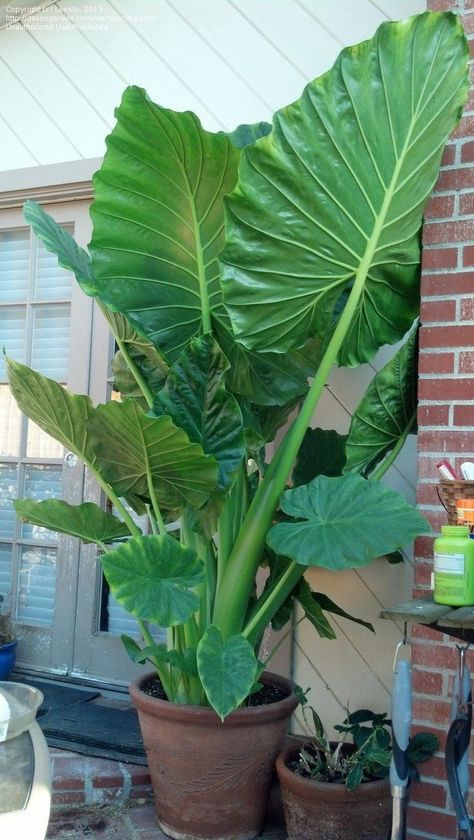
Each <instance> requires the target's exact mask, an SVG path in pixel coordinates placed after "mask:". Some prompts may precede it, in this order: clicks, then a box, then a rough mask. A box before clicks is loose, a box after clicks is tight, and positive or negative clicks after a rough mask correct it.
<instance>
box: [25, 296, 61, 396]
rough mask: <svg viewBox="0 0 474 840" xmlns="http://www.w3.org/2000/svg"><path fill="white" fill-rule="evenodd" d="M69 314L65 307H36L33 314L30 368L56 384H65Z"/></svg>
mask: <svg viewBox="0 0 474 840" xmlns="http://www.w3.org/2000/svg"><path fill="white" fill-rule="evenodd" d="M69 311H70V307H69V305H65V306H38V307H36V308H35V314H34V324H33V349H32V354H31V367H32V368H34V370H37V371H39V372H40V373H43V374H44V375H45V376H49V377H50V379H56V380H57V381H58V382H66V381H67V373H68V367H69Z"/></svg>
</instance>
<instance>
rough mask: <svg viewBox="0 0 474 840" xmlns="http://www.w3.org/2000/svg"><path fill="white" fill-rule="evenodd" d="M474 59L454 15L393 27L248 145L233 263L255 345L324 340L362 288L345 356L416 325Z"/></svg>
mask: <svg viewBox="0 0 474 840" xmlns="http://www.w3.org/2000/svg"><path fill="white" fill-rule="evenodd" d="M468 57H469V54H468V49H467V42H466V39H465V36H464V33H463V29H462V25H461V22H460V20H459V18H458V17H457V16H456V15H453V14H436V13H426V14H423V15H417V16H415V17H412V18H409V19H406V20H402V21H398V22H392V21H390V22H386V23H383V24H382V26H380V28H379V29H378V31H377V33H376V34H375V36H374V37H373V38H372V39H370V40H368V41H364V42H363V43H361V44H358V45H357V46H354V47H348V48H347V49H345V50H343V51H342V52H341V54H340V56H339V57H338V59H337V60H336V63H335V64H334V67H333V68H332V69H331V70H330V71H329V72H327V73H325V74H324V75H323V76H321V77H320V78H318V79H315V81H313V82H311V83H310V84H309V85H307V87H306V88H305V90H304V92H303V95H302V96H301V98H300V99H298V100H297V101H296V102H294V103H293V104H291V105H289V106H287V107H286V108H283V109H282V110H281V111H278V112H277V114H276V115H275V116H274V119H273V130H272V132H271V134H269V135H268V136H267V137H263V138H262V139H261V140H259V141H258V142H257V143H254V144H253V145H251V146H248V147H247V148H245V149H243V150H242V156H241V163H240V166H239V180H238V184H237V186H236V188H235V190H234V191H233V193H232V194H231V195H230V196H228V197H227V198H226V201H225V207H226V231H227V244H226V247H225V250H224V252H223V256H222V259H223V262H224V273H223V289H224V297H225V302H226V305H227V308H228V310H229V313H230V316H231V320H232V323H233V326H234V330H235V333H236V336H237V338H238V339H239V340H240V341H241V342H242V343H243V344H245V346H247V347H250V348H253V349H259V350H267V351H268V350H275V351H277V352H280V353H286V352H288V350H290V349H292V348H294V347H301V346H302V345H303V344H304V342H305V341H306V339H307V337H308V336H309V335H311V334H319V335H324V334H326V333H327V332H328V329H329V328H330V327H331V322H332V318H333V313H334V310H335V307H336V304H337V301H338V299H339V298H340V296H341V295H344V294H346V292H347V290H348V289H352V288H353V290H354V295H353V297H354V298H355V299H356V301H357V308H356V311H355V314H354V317H353V318H352V321H351V323H350V324H349V325H348V328H347V329H346V332H345V338H344V341H343V343H342V346H341V350H340V353H339V363H340V364H350V365H353V364H358V363H360V362H364V361H368V360H369V359H371V358H372V357H373V355H374V354H375V352H376V350H377V349H378V347H380V346H381V345H382V344H386V343H394V342H395V341H397V340H399V339H400V338H402V336H403V335H404V333H405V332H406V330H407V329H409V327H410V325H411V323H412V321H413V319H414V317H415V316H416V314H417V311H418V307H419V258H420V227H421V222H422V214H423V208H424V205H425V203H426V201H427V199H428V197H429V195H430V193H431V190H432V188H433V185H434V183H435V181H436V178H437V176H438V170H439V165H440V161H441V155H442V152H443V147H444V144H445V142H446V140H447V138H448V136H449V135H450V133H451V132H452V131H453V129H454V128H455V126H456V124H457V122H458V121H459V119H460V116H461V112H462V107H463V104H464V102H465V100H466V96H467V92H468V88H469V82H468Z"/></svg>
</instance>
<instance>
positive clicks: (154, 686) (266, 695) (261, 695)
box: [141, 677, 288, 706]
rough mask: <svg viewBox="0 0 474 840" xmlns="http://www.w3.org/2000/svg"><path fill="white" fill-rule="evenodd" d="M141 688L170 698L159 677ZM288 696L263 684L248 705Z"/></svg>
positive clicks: (249, 699)
mask: <svg viewBox="0 0 474 840" xmlns="http://www.w3.org/2000/svg"><path fill="white" fill-rule="evenodd" d="M141 690H142V691H143V693H144V694H148V696H149V697H156V698H157V699H158V700H167V699H168V698H167V696H166V694H165V692H164V691H163V686H162V685H161V682H160V680H159V679H158V677H150V679H149V680H147V682H146V683H144V685H142V687H141ZM287 696H288V695H287V692H286V691H283V689H281V688H278V686H276V685H263V686H262V688H261V689H260V690H259V691H256V692H255V694H252V695H251V696H250V697H249V698H248V699H247V701H246V705H247V706H266V705H267V704H269V703H278V701H279V700H283V699H284V698H285V697H287Z"/></svg>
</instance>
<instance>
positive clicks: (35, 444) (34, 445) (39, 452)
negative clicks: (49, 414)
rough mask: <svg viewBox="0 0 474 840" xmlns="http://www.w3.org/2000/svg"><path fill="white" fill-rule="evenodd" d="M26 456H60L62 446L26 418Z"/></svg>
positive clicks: (61, 455) (62, 452)
mask: <svg viewBox="0 0 474 840" xmlns="http://www.w3.org/2000/svg"><path fill="white" fill-rule="evenodd" d="M26 454H27V456H28V458H61V459H62V457H63V454H64V447H63V445H62V443H59V442H58V441H57V440H55V439H54V438H52V437H50V436H49V435H47V434H46V432H43V429H40V427H39V426H37V425H36V423H33V421H32V420H28V437H27V443H26Z"/></svg>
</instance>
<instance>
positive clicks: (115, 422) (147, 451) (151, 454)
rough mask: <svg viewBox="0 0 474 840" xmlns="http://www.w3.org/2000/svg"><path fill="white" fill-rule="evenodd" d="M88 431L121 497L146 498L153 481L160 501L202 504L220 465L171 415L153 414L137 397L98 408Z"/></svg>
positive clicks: (172, 506)
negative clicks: (144, 409)
mask: <svg viewBox="0 0 474 840" xmlns="http://www.w3.org/2000/svg"><path fill="white" fill-rule="evenodd" d="M88 431H89V435H90V438H91V440H92V443H93V446H94V450H95V452H96V453H97V463H98V465H99V466H100V469H101V472H102V474H103V475H104V477H105V479H106V480H107V481H108V482H109V483H110V484H111V486H112V487H113V488H114V490H115V492H116V493H118V495H119V496H122V497H123V496H127V495H129V494H132V495H136V496H147V495H148V493H149V481H151V482H152V485H153V488H154V491H155V493H156V495H157V497H158V501H159V503H160V504H162V505H163V506H164V507H166V508H167V509H170V510H174V509H175V508H178V507H180V506H182V505H183V504H184V503H185V502H189V503H190V504H191V505H194V506H196V507H200V506H201V505H202V504H204V503H205V502H206V501H207V499H208V498H209V495H210V494H211V493H212V491H213V490H214V488H215V486H216V482H217V463H216V461H215V459H214V458H213V457H212V456H210V455H205V454H204V453H203V451H202V448H201V447H200V446H199V445H198V444H196V443H190V441H189V438H188V436H187V435H186V433H185V432H184V431H183V430H182V429H179V428H177V427H176V426H175V425H174V423H173V422H172V421H171V419H170V418H169V417H157V418H153V417H149V416H147V415H146V414H144V413H143V411H142V410H141V408H140V406H139V405H137V404H136V402H135V401H134V400H124V402H122V403H118V402H110V403H107V404H106V405H99V406H98V407H97V408H95V409H94V410H93V411H92V413H91V416H90V418H89V421H88Z"/></svg>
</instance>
